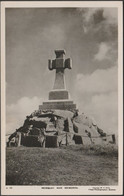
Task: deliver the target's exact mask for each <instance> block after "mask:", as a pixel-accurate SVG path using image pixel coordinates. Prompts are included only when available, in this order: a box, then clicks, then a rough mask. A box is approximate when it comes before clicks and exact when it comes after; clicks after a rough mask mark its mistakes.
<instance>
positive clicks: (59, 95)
mask: <svg viewBox="0 0 124 196" xmlns="http://www.w3.org/2000/svg"><path fill="white" fill-rule="evenodd" d="M58 99H69V93H68V91H67V90H54V91H50V92H49V100H58Z"/></svg>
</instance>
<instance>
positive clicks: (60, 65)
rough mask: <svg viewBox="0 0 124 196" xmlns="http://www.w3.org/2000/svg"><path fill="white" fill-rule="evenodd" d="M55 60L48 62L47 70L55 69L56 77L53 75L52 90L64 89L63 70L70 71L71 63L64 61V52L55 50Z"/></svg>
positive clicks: (69, 60) (67, 60) (68, 60)
mask: <svg viewBox="0 0 124 196" xmlns="http://www.w3.org/2000/svg"><path fill="white" fill-rule="evenodd" d="M55 54H56V59H55V60H49V62H48V67H49V70H53V69H56V75H55V82H54V86H53V89H54V90H55V89H65V75H64V70H65V69H66V68H68V69H71V68H72V62H71V59H70V58H68V59H65V58H64V56H65V50H55Z"/></svg>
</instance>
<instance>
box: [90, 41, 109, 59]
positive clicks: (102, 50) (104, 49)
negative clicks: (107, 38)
mask: <svg viewBox="0 0 124 196" xmlns="http://www.w3.org/2000/svg"><path fill="white" fill-rule="evenodd" d="M109 50H110V46H108V44H106V43H104V42H102V43H101V44H100V45H99V50H98V53H97V54H95V56H94V59H95V60H98V61H102V60H104V59H108V58H109V57H108V55H107V54H108V52H109Z"/></svg>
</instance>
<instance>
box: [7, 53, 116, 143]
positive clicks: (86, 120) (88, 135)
mask: <svg viewBox="0 0 124 196" xmlns="http://www.w3.org/2000/svg"><path fill="white" fill-rule="evenodd" d="M65 54H66V52H65V50H55V55H56V58H55V59H54V60H48V68H49V70H50V71H52V70H55V81H54V85H53V89H52V90H51V91H50V92H49V97H48V100H46V101H44V102H43V103H42V105H39V109H38V110H35V111H34V112H32V114H30V115H28V116H26V119H25V121H24V124H23V125H22V126H21V127H20V128H17V129H16V131H13V133H12V134H11V135H10V137H9V141H8V142H7V146H21V145H23V146H38V147H60V146H61V145H66V146H67V145H74V144H82V145H88V144H90V145H92V144H102V143H106V144H107V143H115V142H116V140H115V135H114V134H111V135H107V134H106V132H105V131H103V130H102V129H101V128H99V125H97V123H96V122H94V120H93V119H92V118H90V117H88V116H86V115H85V114H84V113H83V112H82V113H81V114H79V113H78V108H76V104H75V103H74V102H73V100H72V99H71V98H70V95H69V92H68V91H67V89H66V83H65V70H66V69H72V60H71V59H70V58H68V59H65ZM27 113H28V111H27Z"/></svg>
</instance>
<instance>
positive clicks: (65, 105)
mask: <svg viewBox="0 0 124 196" xmlns="http://www.w3.org/2000/svg"><path fill="white" fill-rule="evenodd" d="M39 109H40V110H47V109H58V110H73V109H76V104H73V101H58V102H57V101H56V102H55V101H54V102H51V101H50V102H43V105H40V106H39Z"/></svg>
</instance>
